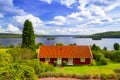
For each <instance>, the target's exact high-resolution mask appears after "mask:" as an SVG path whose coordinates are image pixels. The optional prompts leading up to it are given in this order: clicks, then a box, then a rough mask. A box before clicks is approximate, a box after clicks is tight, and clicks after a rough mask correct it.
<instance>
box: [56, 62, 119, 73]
mask: <svg viewBox="0 0 120 80" xmlns="http://www.w3.org/2000/svg"><path fill="white" fill-rule="evenodd" d="M116 68H120V63H117V64H109V65H105V66H66V67H63V68H57V67H56V68H55V72H57V73H61V72H64V73H72V74H114V69H116Z"/></svg>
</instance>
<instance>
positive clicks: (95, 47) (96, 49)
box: [91, 44, 101, 51]
mask: <svg viewBox="0 0 120 80" xmlns="http://www.w3.org/2000/svg"><path fill="white" fill-rule="evenodd" d="M91 50H95V51H100V50H101V49H100V47H99V46H96V44H93V45H92V47H91Z"/></svg>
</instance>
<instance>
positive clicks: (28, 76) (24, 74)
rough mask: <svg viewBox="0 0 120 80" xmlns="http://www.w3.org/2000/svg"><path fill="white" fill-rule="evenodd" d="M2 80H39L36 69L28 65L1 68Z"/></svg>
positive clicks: (15, 64)
mask: <svg viewBox="0 0 120 80" xmlns="http://www.w3.org/2000/svg"><path fill="white" fill-rule="evenodd" d="M0 76H1V77H0V80H37V79H38V77H37V76H36V75H35V72H34V69H33V68H32V67H30V66H27V65H20V64H18V63H12V64H10V65H7V66H4V67H1V68H0Z"/></svg>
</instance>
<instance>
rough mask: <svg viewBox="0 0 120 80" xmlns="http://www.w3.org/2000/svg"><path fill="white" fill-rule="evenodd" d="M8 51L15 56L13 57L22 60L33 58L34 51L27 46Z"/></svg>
mask: <svg viewBox="0 0 120 80" xmlns="http://www.w3.org/2000/svg"><path fill="white" fill-rule="evenodd" d="M7 53H9V54H11V56H12V57H13V59H14V60H15V61H20V60H22V59H32V58H33V55H34V53H33V52H32V51H31V50H29V49H26V48H22V49H21V48H14V49H13V48H11V49H9V50H8V51H7Z"/></svg>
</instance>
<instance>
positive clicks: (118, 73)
mask: <svg viewBox="0 0 120 80" xmlns="http://www.w3.org/2000/svg"><path fill="white" fill-rule="evenodd" d="M114 72H115V73H116V75H117V77H118V79H119V80H120V68H118V69H115V70H114Z"/></svg>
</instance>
